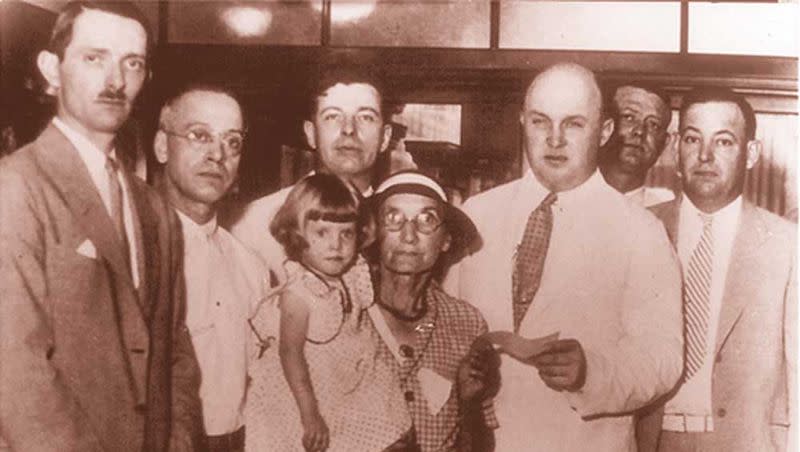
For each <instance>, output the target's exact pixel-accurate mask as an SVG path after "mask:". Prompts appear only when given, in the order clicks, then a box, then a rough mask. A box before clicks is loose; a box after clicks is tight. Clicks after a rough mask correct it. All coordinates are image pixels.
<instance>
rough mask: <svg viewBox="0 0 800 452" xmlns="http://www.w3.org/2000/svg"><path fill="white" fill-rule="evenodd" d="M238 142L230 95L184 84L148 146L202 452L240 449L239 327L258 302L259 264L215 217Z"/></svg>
mask: <svg viewBox="0 0 800 452" xmlns="http://www.w3.org/2000/svg"><path fill="white" fill-rule="evenodd" d="M244 135H245V127H244V121H243V116H242V109H241V106H240V105H239V102H238V101H237V100H236V99H235V98H234V96H233V95H232V94H231V93H230V92H228V91H226V90H224V89H222V88H219V87H215V86H210V85H189V86H187V87H186V88H184V89H183V90H181V91H180V92H179V93H177V94H176V95H175V96H173V97H172V98H171V99H170V100H169V101H167V102H166V104H165V105H164V107H163V108H162V109H161V115H160V117H159V130H158V132H157V133H156V136H155V143H154V149H155V155H156V159H157V160H158V162H159V163H162V164H163V165H164V167H163V177H162V180H161V187H162V189H163V191H164V193H165V194H166V197H167V199H168V201H169V203H170V204H171V205H172V206H173V207H174V208H175V211H176V212H177V214H178V218H179V219H180V222H181V225H182V226H183V238H184V255H183V272H184V277H185V283H186V304H187V316H186V317H187V318H186V324H187V326H188V327H189V332H190V334H191V337H192V343H193V344H194V348H195V353H196V354H197V360H198V362H199V363H200V370H201V375H202V382H201V386H200V398H201V400H202V402H203V418H204V424H205V431H206V448H205V449H204V450H207V451H209V452H235V451H242V450H244V435H245V432H244V419H243V415H242V413H243V408H244V400H245V389H246V382H247V350H246V348H247V347H246V337H247V333H248V331H249V329H248V323H247V321H248V319H249V318H250V317H251V316H252V315H253V313H254V310H255V309H256V308H257V304H258V302H259V301H260V300H261V298H262V296H263V293H262V289H263V284H262V281H263V277H264V269H263V266H262V265H261V262H260V261H259V260H258V258H257V257H256V256H255V255H253V254H252V253H251V252H250V251H248V250H247V249H245V247H244V246H243V245H242V244H240V243H239V242H238V241H237V240H236V239H234V238H233V236H231V235H230V234H229V233H228V231H226V230H225V229H223V228H221V227H219V226H218V225H217V217H216V212H217V203H218V202H219V200H220V199H221V198H222V197H223V196H224V195H225V194H226V193H227V192H228V190H229V189H230V188H231V186H232V185H233V182H234V181H235V180H236V176H237V173H238V169H239V160H240V158H241V152H242V149H243V145H244Z"/></svg>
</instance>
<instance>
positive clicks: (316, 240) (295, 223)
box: [246, 174, 411, 451]
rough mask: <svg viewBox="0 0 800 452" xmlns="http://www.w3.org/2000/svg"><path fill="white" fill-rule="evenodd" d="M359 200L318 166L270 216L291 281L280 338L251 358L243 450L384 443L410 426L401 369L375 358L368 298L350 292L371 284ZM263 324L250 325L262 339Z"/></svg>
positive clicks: (283, 295)
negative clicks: (399, 377) (397, 372)
mask: <svg viewBox="0 0 800 452" xmlns="http://www.w3.org/2000/svg"><path fill="white" fill-rule="evenodd" d="M358 209H359V199H358V198H357V197H356V195H354V194H353V192H352V191H351V190H350V189H349V188H348V187H347V186H346V185H345V184H344V183H343V182H342V181H341V180H339V179H338V178H337V177H335V176H332V175H328V174H315V175H311V176H308V177H306V178H305V179H303V180H302V181H300V182H299V183H298V184H297V185H296V186H295V187H294V188H293V189H292V191H291V192H290V194H289V196H288V197H287V199H286V202H285V204H284V205H283V206H282V207H281V209H280V210H279V211H278V213H277V214H276V216H275V218H274V220H273V221H272V224H271V225H270V232H271V233H272V234H273V235H274V236H275V238H276V239H277V240H278V242H279V243H281V245H283V247H284V249H285V251H286V255H287V256H288V259H289V260H288V261H287V262H286V263H285V269H286V273H287V275H288V280H287V282H286V284H285V285H284V286H282V287H281V288H280V289H279V290H278V291H277V296H278V297H279V298H278V300H279V301H278V303H279V304H278V306H279V309H280V328H279V334H278V337H279V339H278V347H271V348H268V349H266V351H265V350H264V349H265V347H264V346H263V344H262V346H261V347H260V350H257V351H255V354H256V355H258V356H255V358H256V359H254V360H253V361H251V370H250V375H251V378H252V379H253V381H252V387H251V388H250V390H249V393H248V400H247V407H246V413H247V427H246V428H247V432H246V450H248V451H267V450H269V451H295V450H298V451H300V450H304V449H305V450H307V451H323V450H328V451H381V450H384V449H386V448H388V447H389V446H391V445H392V444H393V443H394V442H395V441H397V440H398V439H399V438H401V437H402V436H403V435H404V434H405V433H406V432H407V431H408V430H409V429H410V427H411V421H410V418H409V415H408V412H407V408H406V404H405V401H404V399H403V398H402V395H401V394H400V390H399V383H398V382H397V380H396V378H397V377H396V376H395V374H394V372H392V370H391V369H390V368H389V367H388V366H387V365H386V364H385V363H383V362H382V361H379V360H378V359H377V357H376V349H377V346H378V342H377V341H378V340H380V339H379V337H378V336H377V334H376V333H375V331H374V328H373V326H372V324H371V323H370V321H369V318H368V316H367V315H366V311H365V309H366V308H367V307H368V306H367V305H368V304H369V302H371V299H372V297H371V296H369V295H366V296H357V297H355V296H351V294H355V293H356V292H358V293H359V294H364V293H365V292H369V293H371V291H372V288H371V285H370V283H369V269H368V267H367V264H366V263H365V262H364V260H363V259H362V258H360V257H358V249H359V245H360V239H361V236H362V235H363V234H362V225H361V224H360V223H361V222H360V220H359V218H360V217H359V210H358ZM259 323H260V320H259V315H258V314H256V317H255V318H254V319H253V321H252V322H251V326H252V327H253V333H254V337H256V338H257V339H258V340H259V341H260V342H263V339H264V337H266V335H268V333H266V332H264V331H263V328H261V325H260V324H259ZM259 329H261V330H262V331H261V332H259ZM276 349H277V351H276Z"/></svg>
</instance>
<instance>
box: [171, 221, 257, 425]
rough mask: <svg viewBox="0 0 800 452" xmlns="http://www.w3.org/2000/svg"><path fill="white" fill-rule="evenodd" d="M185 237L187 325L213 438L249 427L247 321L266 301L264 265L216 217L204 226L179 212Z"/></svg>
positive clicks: (205, 411)
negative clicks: (245, 414)
mask: <svg viewBox="0 0 800 452" xmlns="http://www.w3.org/2000/svg"><path fill="white" fill-rule="evenodd" d="M176 212H177V213H178V218H180V220H181V225H182V227H183V237H184V260H183V272H184V277H185V281H186V306H187V314H186V325H187V327H188V328H189V332H190V333H191V337H192V344H193V345H194V349H195V353H196V354H197V361H198V363H199V364H200V372H201V376H202V379H201V384H200V398H201V399H202V402H203V418H204V422H205V428H206V433H207V434H208V435H223V434H227V433H233V432H235V431H236V430H237V429H239V427H241V426H242V425H243V424H244V419H243V411H242V410H243V408H244V399H245V389H246V382H247V349H246V347H247V345H246V344H247V343H246V339H247V334H248V331H249V329H248V325H247V320H248V319H249V318H250V317H251V316H252V315H253V314H254V313H255V309H256V308H257V306H258V303H259V301H260V300H261V298H262V297H263V288H264V285H263V276H264V269H263V266H262V264H261V262H260V261H259V260H258V259H257V258H256V257H255V256H254V255H252V253H250V252H249V251H247V250H246V249H245V248H244V246H242V244H240V243H239V242H238V241H236V239H234V238H233V236H231V235H230V234H229V233H228V231H226V230H225V229H223V228H220V227H218V226H217V220H216V218H214V219H213V220H211V221H209V222H208V223H206V224H202V225H199V224H197V223H195V222H194V221H192V220H191V219H190V218H189V217H187V216H186V215H184V214H183V213H181V212H179V211H177V210H176Z"/></svg>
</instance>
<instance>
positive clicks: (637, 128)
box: [598, 83, 675, 207]
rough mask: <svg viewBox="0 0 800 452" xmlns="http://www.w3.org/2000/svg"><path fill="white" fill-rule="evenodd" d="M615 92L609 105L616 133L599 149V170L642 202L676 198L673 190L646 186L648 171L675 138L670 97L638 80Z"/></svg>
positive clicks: (638, 202)
mask: <svg viewBox="0 0 800 452" xmlns="http://www.w3.org/2000/svg"><path fill="white" fill-rule="evenodd" d="M613 93H614V97H613V99H611V100H610V102H609V104H610V105H609V107H610V110H611V116H612V117H613V118H614V123H615V127H614V134H613V135H612V136H611V139H610V140H608V143H607V144H606V145H605V146H603V148H602V149H601V150H600V160H599V162H598V163H599V167H600V172H601V173H602V174H603V177H604V178H605V180H606V182H608V184H609V185H611V186H612V187H614V188H616V189H617V191H619V192H620V193H623V194H624V195H625V196H627V197H628V198H631V199H633V200H634V201H635V202H636V203H637V204H639V205H642V206H645V207H649V206H652V205H655V204H660V203H662V202H667V201H670V200H672V199H674V198H675V194H674V193H672V191H671V190H668V189H666V188H658V187H645V186H644V183H645V178H646V177H647V172H648V171H650V168H651V167H652V166H653V165H654V164H655V163H656V161H657V160H658V158H659V157H660V156H661V153H662V152H663V151H664V149H666V148H668V147H670V146H671V145H672V143H673V141H674V139H675V138H674V137H673V136H672V135H670V134H669V133H667V128H668V127H669V123H670V120H671V119H672V113H671V112H670V109H669V97H668V96H667V95H666V94H665V93H663V92H662V91H661V90H658V89H655V88H652V87H648V86H645V85H640V84H637V83H630V84H624V85H620V86H619V87H617V88H616V89H614V90H613Z"/></svg>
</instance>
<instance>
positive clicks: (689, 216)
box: [664, 196, 742, 416]
mask: <svg viewBox="0 0 800 452" xmlns="http://www.w3.org/2000/svg"><path fill="white" fill-rule="evenodd" d="M741 212H742V197H741V196H739V197H738V198H736V199H735V200H734V201H733V202H731V203H730V204H728V205H727V206H725V207H723V208H722V209H720V210H718V211H716V212H714V213H713V214H706V213H703V212H701V211H700V210H699V209H698V208H697V207H696V206H695V205H694V204H693V203H692V201H691V200H690V199H689V197H688V196H684V197H683V198H682V201H681V206H680V214H679V215H680V217H679V223H678V257H679V258H680V262H681V265H682V267H683V271H684V272H685V271H686V269H687V268H688V267H689V259H690V258H691V256H692V253H693V252H694V250H695V248H696V247H697V244H698V243H699V242H700V237H701V235H702V234H703V220H702V216H710V217H711V218H712V220H711V221H712V222H711V231H712V232H711V234H712V237H713V258H712V265H711V268H712V270H711V287H710V292H709V319H708V330H707V333H706V356H705V360H704V362H703V365H702V366H701V367H700V369H699V370H698V371H697V372H696V373H695V374H694V375H693V376H692V377H691V378H690V379H689V380H688V381H686V382H685V383H683V385H682V386H681V387H680V389H679V390H678V392H677V393H676V394H675V397H673V398H672V399H671V400H670V401H669V402H667V404H666V406H665V410H664V412H665V413H667V414H689V415H696V416H707V415H711V414H712V406H711V382H712V381H711V380H712V373H713V369H714V353H715V351H716V347H717V341H716V338H717V329H718V327H719V316H720V310H721V308H722V301H723V300H722V297H723V295H724V291H725V283H726V280H727V274H728V267H729V266H730V260H731V251H732V250H733V240H734V237H735V235H736V230H737V228H738V225H739V219H740V217H741Z"/></svg>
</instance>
